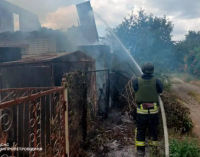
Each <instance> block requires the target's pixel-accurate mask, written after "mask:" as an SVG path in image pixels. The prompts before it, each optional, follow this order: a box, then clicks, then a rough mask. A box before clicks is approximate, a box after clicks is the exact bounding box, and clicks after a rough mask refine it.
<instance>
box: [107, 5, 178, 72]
mask: <svg viewBox="0 0 200 157" xmlns="http://www.w3.org/2000/svg"><path fill="white" fill-rule="evenodd" d="M112 30H113V32H114V33H115V34H116V35H117V36H118V38H119V39H120V41H121V42H122V43H123V44H124V46H125V47H126V48H127V49H128V50H129V52H130V54H131V55H132V56H133V57H134V58H135V59H136V61H137V62H138V63H139V64H142V63H144V62H146V61H152V62H153V63H154V64H155V65H157V66H160V67H163V68H169V67H170V68H172V67H173V65H174V64H175V61H174V60H173V52H174V43H173V42H172V40H171V37H172V36H171V32H172V30H173V24H172V22H171V21H169V20H168V19H167V18H166V16H164V17H162V18H161V17H153V14H150V15H147V14H146V13H145V11H144V10H142V9H141V10H140V11H138V15H134V13H133V12H132V13H131V14H130V15H129V16H128V17H127V18H124V20H123V21H122V23H120V24H119V25H118V26H116V27H115V28H113V29H112ZM104 43H108V44H109V45H110V46H111V49H112V51H113V52H114V53H115V52H119V50H120V51H122V50H121V47H120V46H119V44H118V43H117V42H116V40H115V39H114V37H113V36H112V34H111V33H110V32H109V31H108V32H107V35H106V37H105V42H104ZM119 56H120V58H123V54H120V55H119Z"/></svg>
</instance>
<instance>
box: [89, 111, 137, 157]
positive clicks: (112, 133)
mask: <svg viewBox="0 0 200 157" xmlns="http://www.w3.org/2000/svg"><path fill="white" fill-rule="evenodd" d="M99 128H101V129H102V130H101V131H99V135H97V136H96V137H95V138H94V139H92V140H91V145H92V146H93V147H96V148H95V149H94V150H91V151H89V153H88V154H89V156H90V157H135V144H134V137H135V135H134V134H135V124H134V121H133V120H132V119H131V118H130V117H129V116H128V113H127V112H125V113H124V114H122V113H121V112H120V111H116V110H113V111H112V112H111V113H110V115H109V118H108V120H106V121H104V122H102V123H101V124H100V126H99ZM97 144H98V145H97Z"/></svg>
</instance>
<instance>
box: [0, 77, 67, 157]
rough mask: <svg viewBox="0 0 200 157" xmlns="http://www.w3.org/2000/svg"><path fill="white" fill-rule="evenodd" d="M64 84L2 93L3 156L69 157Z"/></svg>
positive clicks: (0, 131) (0, 141)
mask: <svg viewBox="0 0 200 157" xmlns="http://www.w3.org/2000/svg"><path fill="white" fill-rule="evenodd" d="M63 81H64V80H63ZM64 84H65V82H63V86H61V87H44V88H20V89H19V88H17V89H1V90H0V144H1V146H0V156H1V157H10V156H12V157H14V156H17V157H26V156H30V157H40V156H41V157H43V156H44V157H45V156H47V157H66V156H68V157H69V140H68V136H69V134H68V105H67V90H66V89H65V88H64Z"/></svg>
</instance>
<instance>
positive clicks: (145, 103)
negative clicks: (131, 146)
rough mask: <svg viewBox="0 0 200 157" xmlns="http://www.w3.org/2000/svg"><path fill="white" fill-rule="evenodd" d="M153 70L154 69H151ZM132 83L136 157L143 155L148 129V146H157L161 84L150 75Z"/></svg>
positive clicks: (144, 75) (146, 74) (147, 74)
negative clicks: (134, 109)
mask: <svg viewBox="0 0 200 157" xmlns="http://www.w3.org/2000/svg"><path fill="white" fill-rule="evenodd" d="M153 70H154V67H153ZM142 71H143V72H144V74H143V75H142V76H141V77H138V78H136V79H135V80H134V81H133V89H134V91H135V93H136V94H135V96H136V102H137V114H136V130H135V145H136V151H137V153H138V154H141V155H138V156H144V155H145V134H146V130H147V129H148V133H149V140H150V143H149V145H151V146H157V141H158V137H157V127H158V124H159V118H158V111H159V104H158V94H161V93H162V92H163V85H162V83H161V82H160V81H159V80H158V79H157V78H155V77H154V76H153V75H152V72H150V73H145V70H144V69H143V70H142Z"/></svg>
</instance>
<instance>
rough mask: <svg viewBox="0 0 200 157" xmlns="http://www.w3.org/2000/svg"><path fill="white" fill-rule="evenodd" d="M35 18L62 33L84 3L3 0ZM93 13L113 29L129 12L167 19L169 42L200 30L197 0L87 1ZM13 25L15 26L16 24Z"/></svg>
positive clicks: (77, 0) (74, 21)
mask: <svg viewBox="0 0 200 157" xmlns="http://www.w3.org/2000/svg"><path fill="white" fill-rule="evenodd" d="M7 1H9V2H11V3H13V4H16V5H18V6H20V7H22V8H24V9H26V10H29V11H31V12H33V13H35V14H36V15H38V18H39V20H40V23H41V25H42V26H45V27H48V28H53V29H62V30H66V29H67V28H69V27H71V26H72V25H77V19H78V15H77V11H76V6H75V5H76V4H78V3H81V2H84V1H87V0H7ZM90 1H91V5H92V7H93V10H94V11H95V12H97V13H98V14H100V15H101V16H102V17H103V18H104V19H105V21H107V23H108V24H109V25H110V27H114V26H116V25H117V24H119V23H121V21H122V20H123V17H125V16H127V15H128V13H130V12H131V11H132V10H133V12H134V13H135V14H136V13H137V11H138V10H140V8H142V9H145V12H146V13H147V14H150V13H152V14H153V15H154V16H158V17H163V16H164V15H166V16H167V18H169V19H170V20H171V21H173V24H174V31H173V33H172V35H173V37H172V39H173V40H182V39H184V37H185V34H186V33H187V32H188V31H189V30H196V31H197V30H200V9H199V8H200V0H90ZM95 19H96V24H97V29H98V33H99V36H104V35H105V28H106V27H105V25H104V24H103V23H102V22H101V21H100V20H99V19H98V17H95ZM16 23H17V22H16Z"/></svg>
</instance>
